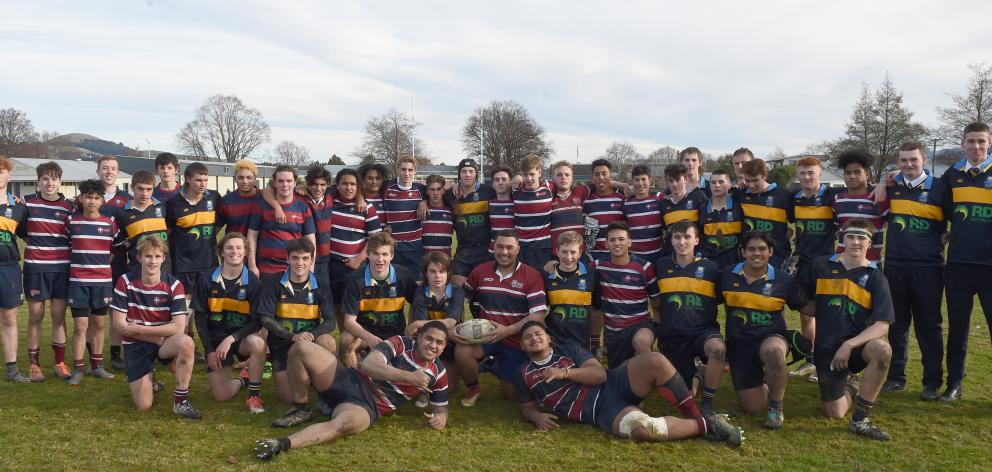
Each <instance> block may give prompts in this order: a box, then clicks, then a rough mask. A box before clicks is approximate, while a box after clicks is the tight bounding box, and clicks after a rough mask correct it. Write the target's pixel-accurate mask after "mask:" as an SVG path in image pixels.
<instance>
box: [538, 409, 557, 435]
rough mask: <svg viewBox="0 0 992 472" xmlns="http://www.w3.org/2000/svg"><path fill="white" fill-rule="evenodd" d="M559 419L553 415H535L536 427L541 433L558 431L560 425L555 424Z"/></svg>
mask: <svg viewBox="0 0 992 472" xmlns="http://www.w3.org/2000/svg"><path fill="white" fill-rule="evenodd" d="M557 419H558V417H557V416H555V415H552V414H551V413H543V412H542V413H535V414H534V426H537V429H539V430H541V431H551V430H552V429H558V423H555V420H557Z"/></svg>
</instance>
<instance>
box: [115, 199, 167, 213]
mask: <svg viewBox="0 0 992 472" xmlns="http://www.w3.org/2000/svg"><path fill="white" fill-rule="evenodd" d="M161 204H162V202H161V201H160V200H159V199H157V198H155V197H152V204H151V205H148V206H149V207H153V206H157V205H161ZM132 208H134V199H133V198H132V199H130V200H128V201H127V203H125V204H124V209H125V210H130V209H132ZM145 209H146V210H147V209H148V208H145Z"/></svg>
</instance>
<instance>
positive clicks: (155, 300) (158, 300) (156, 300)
mask: <svg viewBox="0 0 992 472" xmlns="http://www.w3.org/2000/svg"><path fill="white" fill-rule="evenodd" d="M164 301H165V299H164V298H162V297H152V303H154V304H156V305H161V304H162V302H164Z"/></svg>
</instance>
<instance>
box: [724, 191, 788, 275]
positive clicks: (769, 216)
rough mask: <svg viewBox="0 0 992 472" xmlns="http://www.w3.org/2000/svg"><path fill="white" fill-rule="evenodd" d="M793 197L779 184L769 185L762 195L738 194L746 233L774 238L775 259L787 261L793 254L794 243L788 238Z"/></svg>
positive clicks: (745, 192) (749, 192)
mask: <svg viewBox="0 0 992 472" xmlns="http://www.w3.org/2000/svg"><path fill="white" fill-rule="evenodd" d="M791 196H792V195H790V194H789V191H788V190H786V189H785V188H783V187H779V186H778V184H775V183H772V184H768V188H766V189H765V191H764V192H761V193H751V191H750V190H745V191H744V192H742V193H740V192H739V193H738V194H737V195H736V197H738V198H737V199H738V201H740V203H741V210H743V213H744V231H745V232H747V231H762V232H765V233H768V234H769V235H771V237H772V242H773V243H774V248H773V249H774V256H773V257H775V258H781V259H783V260H784V259H787V258H788V257H789V256H790V255H791V254H792V243H791V242H790V241H789V238H788V229H789V214H788V210H789V202H790V200H791V198H790V197H791Z"/></svg>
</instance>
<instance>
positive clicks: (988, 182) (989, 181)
mask: <svg viewBox="0 0 992 472" xmlns="http://www.w3.org/2000/svg"><path fill="white" fill-rule="evenodd" d="M985 188H992V176H989V177H988V178H986V179H985Z"/></svg>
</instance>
